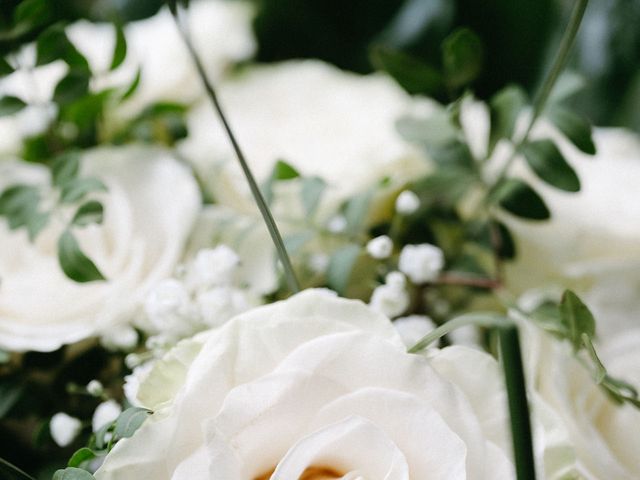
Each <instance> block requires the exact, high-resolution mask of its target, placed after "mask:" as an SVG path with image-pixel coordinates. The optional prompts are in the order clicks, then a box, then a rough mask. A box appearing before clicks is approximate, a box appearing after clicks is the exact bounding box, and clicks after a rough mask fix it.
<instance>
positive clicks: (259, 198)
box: [169, 2, 300, 292]
mask: <svg viewBox="0 0 640 480" xmlns="http://www.w3.org/2000/svg"><path fill="white" fill-rule="evenodd" d="M169 3H171V2H169ZM174 3H175V2H174ZM171 13H172V14H173V18H174V20H175V23H176V25H177V27H178V31H179V32H180V35H181V36H182V39H183V40H184V43H185V45H186V46H187V50H188V51H189V55H190V56H191V59H192V60H193V63H194V65H195V67H196V70H197V72H198V76H199V77H200V80H201V81H202V84H203V86H204V88H205V91H206V92H207V95H208V96H209V99H210V100H211V103H212V104H213V107H214V109H215V111H216V113H217V115H218V117H219V118H220V121H221V122H222V126H223V127H224V130H225V132H226V134H227V137H228V138H229V141H230V142H231V145H232V147H233V150H234V152H235V154H236V157H237V158H238V162H239V163H240V167H241V168H242V171H243V173H244V176H245V177H246V179H247V182H248V184H249V188H250V189H251V193H252V195H253V198H254V200H255V202H256V205H257V206H258V209H259V210H260V214H261V215H262V218H263V219H264V222H265V224H266V226H267V229H268V230H269V235H270V236H271V240H272V241H273V243H274V245H275V247H276V251H277V253H278V257H279V259H280V262H281V263H282V267H283V269H284V275H285V278H286V280H287V284H288V285H289V289H290V290H291V291H293V292H298V291H300V284H299V282H298V279H297V277H296V275H295V272H294V270H293V265H292V264H291V260H290V258H289V255H288V254H287V249H286V248H285V245H284V242H283V240H282V235H281V234H280V231H279V230H278V226H277V225H276V222H275V220H274V218H273V215H272V214H271V211H270V210H269V207H268V205H267V202H266V201H265V199H264V197H263V195H262V193H261V192H260V188H259V187H258V184H257V182H256V180H255V178H254V176H253V174H252V173H251V169H250V168H249V165H248V163H247V160H246V158H245V156H244V153H243V152H242V149H241V148H240V145H239V143H238V140H237V139H236V136H235V135H234V133H233V130H232V129H231V125H230V124H229V121H228V120H227V117H226V115H225V113H224V110H223V108H222V105H221V104H220V101H219V99H218V95H217V93H216V90H215V87H214V85H213V82H212V81H211V80H210V79H209V77H208V75H207V73H206V71H205V69H204V66H203V65H202V61H201V60H200V56H199V55H198V53H197V52H196V50H195V47H194V46H193V43H192V42H191V38H190V36H189V32H188V31H187V28H186V25H185V24H184V23H183V22H182V21H181V18H180V11H179V9H177V8H175V5H173V6H172V8H171Z"/></svg>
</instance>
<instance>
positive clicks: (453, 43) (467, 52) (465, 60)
mask: <svg viewBox="0 0 640 480" xmlns="http://www.w3.org/2000/svg"><path fill="white" fill-rule="evenodd" d="M483 57H484V48H483V46H482V41H481V40H480V37H478V35H476V34H475V33H474V32H472V31H471V30H469V29H468V28H459V29H457V30H456V31H454V32H453V33H452V34H451V35H449V36H448V37H447V38H446V39H445V40H444V42H443V43H442V65H443V67H444V73H445V78H446V82H447V85H448V86H449V88H454V89H455V88H459V87H462V86H465V85H468V84H469V83H471V82H473V81H474V80H475V79H476V78H477V77H478V75H480V72H481V71H482V64H483V61H484V58H483Z"/></svg>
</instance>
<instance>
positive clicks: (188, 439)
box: [96, 291, 514, 480]
mask: <svg viewBox="0 0 640 480" xmlns="http://www.w3.org/2000/svg"><path fill="white" fill-rule="evenodd" d="M435 355H436V356H435V359H437V362H436V360H435V359H429V358H426V357H424V356H420V355H410V354H407V353H406V352H405V347H404V345H403V344H402V341H401V340H400V339H399V338H398V336H397V334H396V333H395V332H394V330H393V327H392V325H391V324H390V322H389V321H388V320H387V319H386V318H384V317H383V316H380V315H378V314H376V313H375V312H372V311H371V310H370V309H368V308H366V307H365V306H364V305H363V304H362V303H360V302H357V301H351V300H344V299H340V298H337V297H334V296H330V295H327V294H326V293H324V292H317V291H306V292H303V293H301V294H298V295H296V296H294V297H292V298H290V299H288V300H286V301H284V302H278V303H275V304H271V305H268V306H265V307H261V308H257V309H254V310H252V311H250V312H247V313H246V314H243V315H241V316H239V317H236V318H235V319H234V320H232V321H231V322H229V323H227V324H226V325H224V326H223V327H222V328H220V329H215V330H212V331H211V332H209V333H208V334H207V335H204V336H200V337H199V338H197V339H194V340H192V341H190V342H185V343H183V344H181V345H180V346H178V347H177V348H176V349H174V350H173V351H172V352H171V353H170V357H171V358H166V359H164V360H162V361H161V362H159V363H158V364H156V367H155V368H154V369H153V371H152V372H151V374H150V375H149V376H148V377H147V379H146V380H145V381H144V382H143V384H142V385H141V388H140V392H139V394H138V396H139V397H141V398H145V399H146V402H145V405H146V406H148V407H149V408H152V409H153V410H154V414H153V415H152V416H150V418H149V419H148V420H147V421H146V422H145V423H144V424H143V425H142V427H141V428H140V429H139V430H138V431H137V432H136V433H135V434H134V435H133V437H131V438H129V439H125V440H122V441H121V442H119V443H118V444H117V445H116V446H115V447H114V449H113V450H112V451H111V452H110V453H109V454H108V456H107V458H106V460H105V462H104V464H103V465H102V467H101V468H100V469H99V470H98V471H97V472H96V478H97V479H98V480H106V479H112V478H117V479H118V480H127V479H134V478H135V479H139V478H153V479H157V480H162V479H174V480H180V479H187V478H188V479H193V480H198V479H207V478H220V479H229V480H231V479H234V480H235V479H249V480H258V479H266V478H269V477H270V476H271V475H272V474H273V475H274V476H273V477H272V478H279V479H283V480H294V479H300V478H314V477H309V476H310V475H315V478H322V477H321V476H320V475H321V474H324V475H325V476H328V477H329V478H353V479H355V478H359V477H361V478H369V479H377V478H389V479H398V480H409V479H426V478H429V479H434V480H438V479H447V480H450V479H454V478H469V479H485V478H486V479H494V478H500V479H511V478H514V470H513V465H512V464H511V462H510V461H509V460H508V453H507V452H509V450H510V448H511V447H510V442H508V441H505V438H506V437H507V435H506V425H507V421H508V420H507V413H506V406H505V404H504V400H505V399H504V391H503V390H502V389H501V388H500V387H499V385H500V382H501V380H500V376H499V375H500V372H499V369H498V367H497V365H495V361H493V360H492V359H491V357H489V356H488V355H486V354H482V353H480V352H467V351H465V350H461V349H460V347H455V349H454V350H450V349H446V350H443V351H442V352H441V353H438V352H435ZM479 359H482V360H483V361H482V362H481V361H479ZM432 362H433V365H434V366H432ZM458 381H460V382H461V383H460V385H458V383H457V382H458ZM474 382H475V384H477V385H488V386H487V387H486V388H482V389H477V388H475V385H474ZM470 385H471V386H474V388H471V389H470V388H469V386H470ZM494 387H498V388H497V389H496V390H494ZM474 390H476V392H475V393H476V394H475V395H473V393H474Z"/></svg>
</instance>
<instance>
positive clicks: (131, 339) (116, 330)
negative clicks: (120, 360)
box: [100, 325, 138, 352]
mask: <svg viewBox="0 0 640 480" xmlns="http://www.w3.org/2000/svg"><path fill="white" fill-rule="evenodd" d="M100 343H101V344H102V346H103V347H105V348H106V349H107V350H111V351H117V350H121V351H125V352H126V351H127V350H132V349H133V348H135V346H136V345H137V344H138V332H136V330H135V328H133V327H131V326H129V325H117V326H115V327H112V328H110V329H108V330H105V331H104V332H102V334H101V335H100Z"/></svg>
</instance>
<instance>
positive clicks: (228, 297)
mask: <svg viewBox="0 0 640 480" xmlns="http://www.w3.org/2000/svg"><path fill="white" fill-rule="evenodd" d="M196 303H197V305H198V310H199V312H200V318H201V319H202V321H203V323H204V324H205V325H206V326H208V327H217V326H220V325H222V324H223V323H225V322H226V321H227V320H229V319H230V318H232V317H235V316H236V315H238V314H239V313H242V312H245V311H247V310H249V309H250V308H251V307H253V306H255V305H256V304H257V302H255V301H253V300H252V299H251V298H249V296H248V295H247V293H246V292H245V291H243V290H240V289H238V288H231V287H216V288H213V289H211V290H207V291H206V292H202V293H200V294H198V296H197V298H196Z"/></svg>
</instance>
